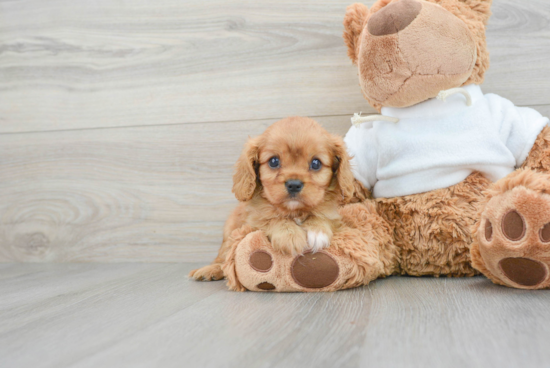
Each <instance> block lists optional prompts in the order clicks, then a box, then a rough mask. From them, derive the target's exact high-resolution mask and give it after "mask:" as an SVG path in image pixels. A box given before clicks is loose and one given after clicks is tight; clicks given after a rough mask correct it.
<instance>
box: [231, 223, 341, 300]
mask: <svg viewBox="0 0 550 368" xmlns="http://www.w3.org/2000/svg"><path fill="white" fill-rule="evenodd" d="M330 252H331V249H330V247H329V248H328V249H326V250H323V251H317V252H312V251H310V250H308V251H306V252H305V253H303V254H301V255H298V256H293V255H290V254H282V253H281V252H279V251H275V250H274V249H273V248H272V246H271V244H270V243H269V240H268V239H267V237H266V236H265V235H264V234H263V233H262V232H261V231H256V232H254V233H251V234H249V235H247V236H246V237H245V238H244V239H243V241H242V242H241V243H240V244H239V245H238V247H237V250H236V253H235V271H236V274H237V275H238V279H239V282H240V284H242V286H244V287H245V288H246V289H248V290H251V291H277V292H291V291H329V290H337V289H338V288H339V287H340V286H341V285H340V284H341V281H342V280H343V278H342V277H340V276H341V269H342V267H344V268H346V267H347V268H349V263H350V260H349V259H348V257H344V256H340V255H337V254H331V253H330Z"/></svg>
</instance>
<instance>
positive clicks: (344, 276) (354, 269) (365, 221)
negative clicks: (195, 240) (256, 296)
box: [223, 203, 399, 292]
mask: <svg viewBox="0 0 550 368" xmlns="http://www.w3.org/2000/svg"><path fill="white" fill-rule="evenodd" d="M340 215H341V216H342V221H343V226H342V227H341V228H340V229H339V230H338V231H337V232H336V233H335V234H334V238H333V240H332V244H331V246H330V247H329V248H327V249H325V250H324V252H326V253H327V254H329V255H331V257H332V258H333V259H334V260H335V261H336V263H337V264H338V268H339V274H338V277H337V279H336V280H335V281H334V282H333V283H332V284H330V285H329V286H326V287H323V288H319V289H312V288H307V287H303V286H300V285H298V284H297V283H296V282H295V281H294V279H293V276H292V272H291V267H292V262H293V261H294V259H295V256H292V255H281V254H279V253H277V252H276V251H275V250H274V249H273V247H272V245H271V244H270V243H269V241H268V239H267V237H266V236H265V235H264V234H263V233H262V232H261V231H256V232H251V229H250V228H247V229H245V230H243V231H239V234H238V236H236V238H235V239H237V241H239V240H240V239H242V238H243V237H242V235H243V234H245V233H248V235H247V236H246V237H244V239H243V240H242V241H240V242H234V243H233V246H232V248H231V251H230V253H229V254H228V256H227V260H226V262H225V263H224V265H223V270H224V273H225V275H226V277H227V285H228V287H229V289H231V290H235V291H244V290H252V291H265V290H262V289H260V288H258V286H257V285H259V284H262V283H266V282H267V283H269V284H271V285H273V287H274V289H272V291H278V292H285V291H286V292H288V291H305V292H310V291H335V290H340V289H348V288H352V287H357V286H361V285H366V284H368V283H369V282H370V281H372V280H375V279H377V278H380V277H384V276H389V275H391V274H393V273H396V272H397V268H396V267H397V265H398V264H399V251H398V248H397V247H396V246H395V245H394V244H393V242H392V239H391V229H390V227H389V226H388V224H387V223H386V222H385V221H384V220H383V219H382V218H381V217H380V216H379V215H378V214H377V213H376V207H375V206H374V204H373V203H364V204H362V203H357V204H350V205H346V206H344V207H342V208H341V209H340ZM258 250H261V251H264V252H266V253H268V254H270V255H271V257H272V259H273V262H274V264H273V266H272V267H271V268H270V270H269V271H267V272H258V271H256V270H254V269H253V268H252V267H251V266H250V264H249V257H250V255H251V254H252V253H254V252H255V251H258Z"/></svg>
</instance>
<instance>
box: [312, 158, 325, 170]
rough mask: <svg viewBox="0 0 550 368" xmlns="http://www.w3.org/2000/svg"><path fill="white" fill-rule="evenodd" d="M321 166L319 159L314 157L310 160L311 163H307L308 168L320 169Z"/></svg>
mask: <svg viewBox="0 0 550 368" xmlns="http://www.w3.org/2000/svg"><path fill="white" fill-rule="evenodd" d="M321 166H323V164H322V163H321V161H320V160H319V159H318V158H314V159H313V160H311V165H309V168H310V169H311V170H314V171H317V170H319V169H321Z"/></svg>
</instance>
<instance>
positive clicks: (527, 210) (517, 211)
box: [472, 187, 550, 289]
mask: <svg viewBox="0 0 550 368" xmlns="http://www.w3.org/2000/svg"><path fill="white" fill-rule="evenodd" d="M481 226H483V228H482V229H483V230H484V231H479V232H478V237H479V252H476V251H475V249H474V250H473V251H472V258H473V263H474V266H476V265H478V266H479V267H476V268H478V269H480V270H481V271H482V272H483V273H484V274H486V275H487V276H488V277H489V278H491V279H492V280H493V281H495V282H496V283H499V284H503V285H506V286H511V287H516V288H522V289H544V288H548V287H550V272H549V269H550V195H548V194H543V193H540V192H537V191H535V190H531V189H529V188H525V187H516V188H514V189H512V190H509V191H506V192H504V193H502V194H500V195H497V196H495V197H493V198H492V199H491V200H490V201H489V203H488V204H487V206H486V207H485V210H484V212H483V215H482V219H481ZM476 254H479V256H480V257H481V258H476Z"/></svg>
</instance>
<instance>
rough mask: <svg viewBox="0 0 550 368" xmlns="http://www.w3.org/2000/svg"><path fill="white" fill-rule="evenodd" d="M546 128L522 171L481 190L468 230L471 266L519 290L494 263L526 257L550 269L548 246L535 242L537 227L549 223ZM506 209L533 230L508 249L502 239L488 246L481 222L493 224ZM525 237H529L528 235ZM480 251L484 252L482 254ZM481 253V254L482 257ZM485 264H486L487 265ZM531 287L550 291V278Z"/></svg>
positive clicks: (549, 148)
mask: <svg viewBox="0 0 550 368" xmlns="http://www.w3.org/2000/svg"><path fill="white" fill-rule="evenodd" d="M549 157H550V127H545V128H544V129H543V130H542V132H541V133H540V134H539V136H538V138H537V140H536V141H535V144H534V146H533V148H532V149H531V152H530V153H529V156H528V157H527V159H526V160H525V162H524V164H523V165H522V168H521V169H520V170H517V171H515V172H514V173H512V174H510V175H508V176H507V177H505V178H503V179H501V180H499V181H498V182H496V183H494V184H493V185H491V186H490V188H489V189H488V190H486V191H485V193H484V194H485V196H484V198H483V201H482V205H481V206H480V210H479V213H478V215H477V217H478V218H479V219H481V220H482V221H478V222H477V223H476V224H474V226H473V227H472V234H473V243H472V246H471V254H472V265H473V266H474V267H475V268H476V269H478V270H479V271H480V272H482V273H483V274H484V275H485V276H487V277H488V278H489V279H491V281H493V282H494V283H496V284H499V285H506V286H511V287H521V286H519V285H516V284H513V283H511V282H510V281H509V280H507V278H506V277H503V275H502V274H501V273H500V271H499V269H498V267H496V266H495V264H496V263H497V262H498V260H500V259H503V258H505V257H514V256H516V257H518V256H521V257H528V258H533V259H536V260H539V261H542V262H544V263H545V264H546V265H547V266H548V267H550V246H548V245H547V244H542V243H541V242H540V240H539V239H538V230H539V228H540V227H541V226H542V225H544V224H545V223H548V222H549V221H550V175H549V173H550V165H549V161H550V160H549ZM510 209H517V210H518V211H519V213H520V214H521V215H522V216H524V217H525V218H526V220H527V221H528V222H530V223H531V225H532V226H533V227H534V228H535V229H529V228H528V231H529V230H534V231H531V234H530V235H531V236H530V237H528V238H526V239H527V241H526V242H524V244H516V245H513V246H512V249H510V248H509V246H508V243H509V242H507V241H505V240H503V241H501V242H500V244H499V245H498V246H496V245H494V244H493V245H492V246H489V244H488V242H487V241H486V239H484V232H483V231H481V228H480V226H481V225H482V224H484V222H483V220H484V219H487V218H491V219H493V221H494V222H496V223H497V224H498V223H499V222H500V219H501V217H502V214H503V213H504V212H505V211H508V210H510ZM528 235H529V234H528ZM483 251H484V252H483ZM482 252H483V253H484V254H483V255H482ZM487 262H489V265H488V264H487ZM533 288H537V289H540V288H550V279H549V280H547V282H546V283H544V284H542V285H539V286H538V287H533Z"/></svg>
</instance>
